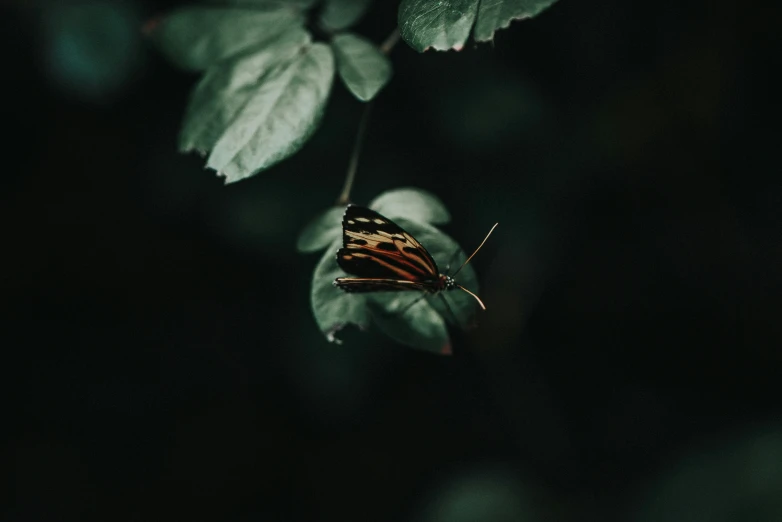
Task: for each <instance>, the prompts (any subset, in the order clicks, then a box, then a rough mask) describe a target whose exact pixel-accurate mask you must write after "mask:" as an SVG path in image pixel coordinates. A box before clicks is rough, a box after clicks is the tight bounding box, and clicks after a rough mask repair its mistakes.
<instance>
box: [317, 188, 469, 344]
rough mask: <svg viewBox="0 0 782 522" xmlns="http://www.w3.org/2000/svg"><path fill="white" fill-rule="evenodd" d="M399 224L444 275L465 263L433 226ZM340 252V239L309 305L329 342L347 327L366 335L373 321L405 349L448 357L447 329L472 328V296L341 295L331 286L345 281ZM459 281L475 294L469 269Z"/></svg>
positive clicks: (321, 271) (329, 252)
mask: <svg viewBox="0 0 782 522" xmlns="http://www.w3.org/2000/svg"><path fill="white" fill-rule="evenodd" d="M399 192H401V191H399ZM381 198H382V197H381ZM381 198H378V200H380V199H381ZM391 199H393V198H391ZM323 218H324V219H325V214H324V216H323ZM331 219H334V217H333V216H332V217H331ZM395 221H396V222H397V223H398V224H399V226H401V227H403V228H404V229H405V230H407V231H408V232H409V233H411V234H412V235H413V236H414V237H415V238H416V239H418V241H419V242H420V243H421V244H422V245H424V247H425V248H426V249H427V250H428V251H429V253H430V254H431V255H432V257H433V258H434V259H435V261H436V262H437V264H438V267H439V268H440V270H441V271H442V272H447V266H448V265H449V264H450V265H451V266H450V269H451V271H453V270H454V269H455V268H457V267H458V266H459V265H460V264H461V262H463V260H464V259H466V255H465V253H464V252H463V251H462V250H461V248H459V246H458V245H457V243H456V242H455V241H454V240H453V239H452V238H450V237H448V236H447V235H446V234H444V233H443V232H442V231H440V230H438V229H437V228H435V227H433V226H432V225H429V224H427V223H423V222H417V221H411V220H409V219H404V218H399V219H396V220H395ZM340 230H341V228H340ZM341 246H342V239H341V238H338V239H337V240H336V241H334V242H333V243H332V244H331V246H330V247H329V249H328V250H327V251H326V252H325V254H324V255H323V257H322V258H321V260H320V263H319V264H318V266H317V268H316V269H315V275H314V276H313V283H312V293H311V300H312V309H313V312H314V314H315V319H316V321H317V323H318V326H319V327H320V328H321V330H322V331H323V333H324V334H325V335H326V336H327V338H328V339H329V340H330V341H336V337H335V334H336V333H337V332H338V331H339V330H340V329H341V328H343V327H344V326H345V325H347V324H355V325H357V326H359V327H360V328H362V329H365V328H366V327H367V326H368V324H369V322H370V317H371V320H372V322H373V323H375V324H376V325H377V326H378V327H379V328H380V329H381V330H382V331H383V332H385V333H386V334H387V335H389V336H390V337H392V338H393V339H395V340H396V341H398V342H400V343H402V344H405V345H408V346H412V347H414V348H418V349H423V350H427V351H432V352H436V353H441V354H449V353H450V345H451V342H450V338H449V337H448V332H447V329H446V328H445V323H446V321H448V322H452V323H454V324H455V325H456V326H458V327H461V328H465V327H467V326H468V325H469V324H470V322H471V320H472V318H473V317H474V315H475V313H476V312H477V310H478V305H477V303H476V302H475V300H474V299H473V298H472V297H471V296H470V295H468V294H466V293H465V292H462V291H461V290H458V289H454V290H451V291H448V292H443V293H440V294H438V295H428V294H423V293H420V292H373V293H366V294H357V293H346V292H343V291H342V290H340V289H339V288H336V287H334V286H333V281H334V279H336V278H337V277H344V276H346V275H347V274H345V273H344V272H343V271H342V270H341V269H340V268H339V266H338V265H337V261H336V252H337V250H338V249H339V248H340V247H341ZM457 281H458V283H459V284H461V285H463V286H465V287H466V288H468V289H469V290H471V291H473V292H476V293H477V291H478V283H477V278H476V276H475V272H474V270H473V269H472V267H471V266H470V265H467V266H465V267H464V269H462V271H461V272H459V275H458V277H457ZM419 299H420V301H419ZM444 300H445V301H446V302H447V305H446V304H444Z"/></svg>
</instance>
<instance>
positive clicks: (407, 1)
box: [399, 0, 479, 52]
mask: <svg viewBox="0 0 782 522" xmlns="http://www.w3.org/2000/svg"><path fill="white" fill-rule="evenodd" d="M478 2H479V0H402V3H401V4H400V6H399V27H400V30H401V33H402V38H403V39H404V40H405V41H406V42H407V43H408V44H409V45H410V47H412V48H413V49H415V50H416V51H418V52H423V51H426V50H427V49H429V48H430V47H431V48H433V49H435V50H438V51H447V50H448V49H456V50H457V51H458V50H461V48H462V47H464V43H465V42H466V41H467V38H468V37H469V36H470V29H471V28H472V25H473V22H474V21H475V16H476V14H477V11H478Z"/></svg>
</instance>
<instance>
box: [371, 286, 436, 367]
mask: <svg viewBox="0 0 782 522" xmlns="http://www.w3.org/2000/svg"><path fill="white" fill-rule="evenodd" d="M400 294H401V292H400ZM422 297H423V298H422ZM367 301H368V306H369V309H370V311H371V313H372V321H373V322H374V323H375V324H376V325H377V326H378V328H379V329H380V330H381V331H382V332H383V333H384V334H386V335H387V336H389V337H390V338H391V339H393V340H395V341H396V342H398V343H400V344H404V345H405V346H410V347H412V348H417V349H419V350H426V351H428V352H434V353H439V354H441V355H451V339H450V337H449V336H448V329H447V328H446V326H445V321H444V320H443V318H442V317H441V316H440V314H439V313H438V312H437V310H435V309H434V308H433V307H432V305H431V304H429V303H428V302H427V301H426V298H425V297H424V296H422V295H418V294H415V295H408V294H405V295H396V296H393V297H392V298H391V299H390V300H389V296H388V295H380V294H375V295H368V296H367ZM377 301H379V303H378V302H377Z"/></svg>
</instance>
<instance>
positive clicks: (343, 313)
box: [310, 237, 369, 343]
mask: <svg viewBox="0 0 782 522" xmlns="http://www.w3.org/2000/svg"><path fill="white" fill-rule="evenodd" d="M341 246H342V238H341V237H340V238H339V239H337V240H336V241H334V243H332V245H331V247H329V248H328V249H327V250H326V252H325V253H324V254H323V257H321V259H320V262H319V263H318V266H317V267H315V273H314V274H313V275H312V291H311V292H310V302H311V303H312V313H313V314H314V315H315V322H317V323H318V327H319V328H320V330H321V331H322V332H323V334H324V335H325V336H326V338H327V339H328V340H329V341H331V342H336V343H340V340H339V339H337V337H336V334H337V332H339V331H340V330H341V329H342V328H344V327H345V326H347V325H349V324H353V325H355V326H358V327H359V328H361V329H362V330H366V329H367V328H368V327H369V309H368V308H367V306H366V302H365V300H364V298H363V296H361V295H357V294H348V293H346V292H343V291H342V290H340V289H338V288H335V287H334V285H333V284H332V283H333V282H334V279H336V278H338V277H344V275H345V273H344V272H343V271H342V270H341V269H340V268H339V265H337V257H336V253H337V250H339V248H340V247H341Z"/></svg>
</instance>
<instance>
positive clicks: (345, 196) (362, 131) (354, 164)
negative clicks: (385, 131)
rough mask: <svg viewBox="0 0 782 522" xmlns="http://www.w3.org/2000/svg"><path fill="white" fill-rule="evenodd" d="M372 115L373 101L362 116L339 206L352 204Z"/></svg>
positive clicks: (368, 104) (366, 106)
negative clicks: (357, 172) (353, 190)
mask: <svg viewBox="0 0 782 522" xmlns="http://www.w3.org/2000/svg"><path fill="white" fill-rule="evenodd" d="M370 114H372V102H371V101H370V102H369V103H367V104H366V105H365V106H364V113H363V114H362V115H361V122H360V123H359V124H358V133H357V134H356V141H355V142H354V143H353V153H352V154H351V155H350V163H348V173H347V174H346V175H345V185H344V186H343V187H342V193H341V194H340V195H339V199H337V205H338V206H343V205H347V204H348V203H350V190H351V189H352V188H353V181H355V179H356V170H357V169H358V158H359V156H361V147H362V146H363V145H364V137H365V136H366V134H367V126H368V125H369V115H370Z"/></svg>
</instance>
